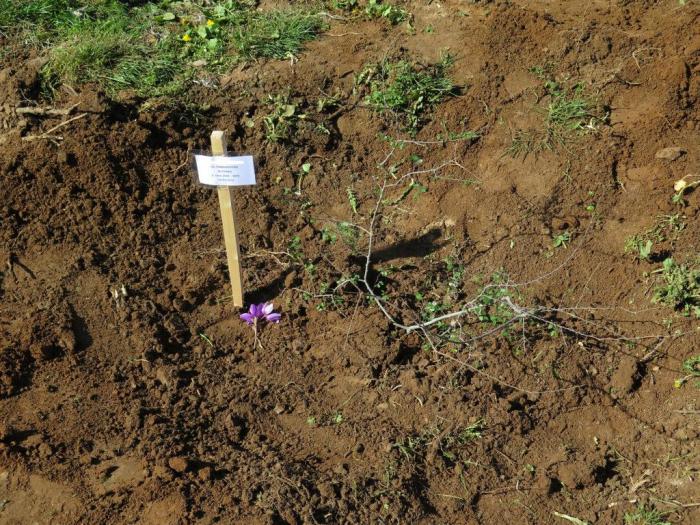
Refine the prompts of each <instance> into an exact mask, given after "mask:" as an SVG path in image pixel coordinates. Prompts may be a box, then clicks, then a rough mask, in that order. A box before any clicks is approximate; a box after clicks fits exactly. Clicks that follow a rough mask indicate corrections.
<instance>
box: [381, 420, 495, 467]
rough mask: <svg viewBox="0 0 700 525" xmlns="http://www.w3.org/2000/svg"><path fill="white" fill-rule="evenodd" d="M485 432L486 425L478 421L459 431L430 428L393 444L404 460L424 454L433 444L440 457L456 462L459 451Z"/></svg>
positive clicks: (482, 421) (436, 427)
mask: <svg viewBox="0 0 700 525" xmlns="http://www.w3.org/2000/svg"><path fill="white" fill-rule="evenodd" d="M485 431H486V423H485V422H484V420H483V419H479V420H477V421H475V422H474V423H471V424H469V425H467V426H465V427H462V428H461V429H456V430H455V431H453V432H449V433H444V432H442V430H441V429H440V428H439V427H438V426H431V427H428V428H426V429H425V430H423V431H422V432H421V433H419V434H416V435H412V436H406V437H405V438H403V439H401V440H399V441H397V442H396V443H394V448H396V449H397V450H398V451H399V452H400V453H401V455H402V456H404V458H405V459H407V460H409V461H411V460H413V459H414V458H416V457H418V456H420V455H422V454H424V453H425V451H426V449H427V448H428V445H430V444H432V443H434V444H436V445H437V447H436V448H437V450H438V451H439V452H440V455H441V456H442V457H443V458H444V459H446V460H448V461H456V460H457V459H458V458H459V453H460V449H461V448H462V447H464V446H465V445H467V444H468V443H470V442H472V441H475V440H477V439H481V438H482V437H483V435H484V432H485Z"/></svg>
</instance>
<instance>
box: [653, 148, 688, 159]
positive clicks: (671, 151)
mask: <svg viewBox="0 0 700 525" xmlns="http://www.w3.org/2000/svg"><path fill="white" fill-rule="evenodd" d="M684 153H685V150H684V149H683V148H679V147H671V148H664V149H660V150H659V151H657V152H656V158H657V159H663V160H676V159H677V158H678V157H680V156H681V155H683V154H684Z"/></svg>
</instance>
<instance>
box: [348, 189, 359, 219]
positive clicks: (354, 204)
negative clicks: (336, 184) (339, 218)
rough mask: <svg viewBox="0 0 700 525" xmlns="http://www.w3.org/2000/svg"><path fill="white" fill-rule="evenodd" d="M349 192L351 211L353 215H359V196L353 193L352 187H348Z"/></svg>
mask: <svg viewBox="0 0 700 525" xmlns="http://www.w3.org/2000/svg"><path fill="white" fill-rule="evenodd" d="M347 192H348V203H349V204H350V209H351V210H352V213H353V215H357V194H356V193H355V192H354V191H353V189H352V188H351V187H350V186H348V188H347Z"/></svg>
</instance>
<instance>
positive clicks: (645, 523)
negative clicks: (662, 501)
mask: <svg viewBox="0 0 700 525" xmlns="http://www.w3.org/2000/svg"><path fill="white" fill-rule="evenodd" d="M665 516H666V514H665V513H663V512H660V511H658V510H656V509H655V508H654V507H650V508H647V507H645V506H644V505H640V506H639V507H637V508H636V509H635V511H634V512H626V513H625V525H671V524H670V523H669V522H668V521H666V520H665V519H664V518H665Z"/></svg>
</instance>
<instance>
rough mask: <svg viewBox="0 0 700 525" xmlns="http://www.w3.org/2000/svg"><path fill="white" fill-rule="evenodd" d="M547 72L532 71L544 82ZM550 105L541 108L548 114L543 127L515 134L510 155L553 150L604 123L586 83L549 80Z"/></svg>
mask: <svg viewBox="0 0 700 525" xmlns="http://www.w3.org/2000/svg"><path fill="white" fill-rule="evenodd" d="M547 71H548V70H545V69H543V68H531V69H530V72H532V73H533V74H534V75H535V76H537V77H538V78H540V79H542V80H544V79H545V78H546V75H547ZM543 89H544V98H545V99H547V101H548V102H547V105H546V107H544V108H540V107H538V108H537V109H538V110H541V111H542V113H543V114H544V119H543V123H542V127H541V128H536V129H529V130H523V129H517V130H515V132H514V133H513V137H512V139H511V144H510V146H509V147H508V148H506V154H507V155H510V156H511V157H514V158H517V157H521V156H522V157H527V155H529V154H538V153H540V152H542V151H545V150H553V149H555V148H556V147H557V146H560V145H562V144H565V143H566V142H568V141H569V140H571V139H572V138H573V137H575V136H577V135H581V134H583V133H586V132H591V131H595V130H596V129H597V128H598V126H599V125H600V124H601V123H602V122H604V120H605V118H604V117H602V118H601V117H600V116H599V115H598V114H597V112H596V105H595V104H594V102H593V99H592V98H591V97H589V96H588V95H587V94H586V92H585V89H584V86H583V85H582V84H573V85H568V84H565V83H561V82H557V81H555V80H546V81H545V82H544V85H543Z"/></svg>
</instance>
